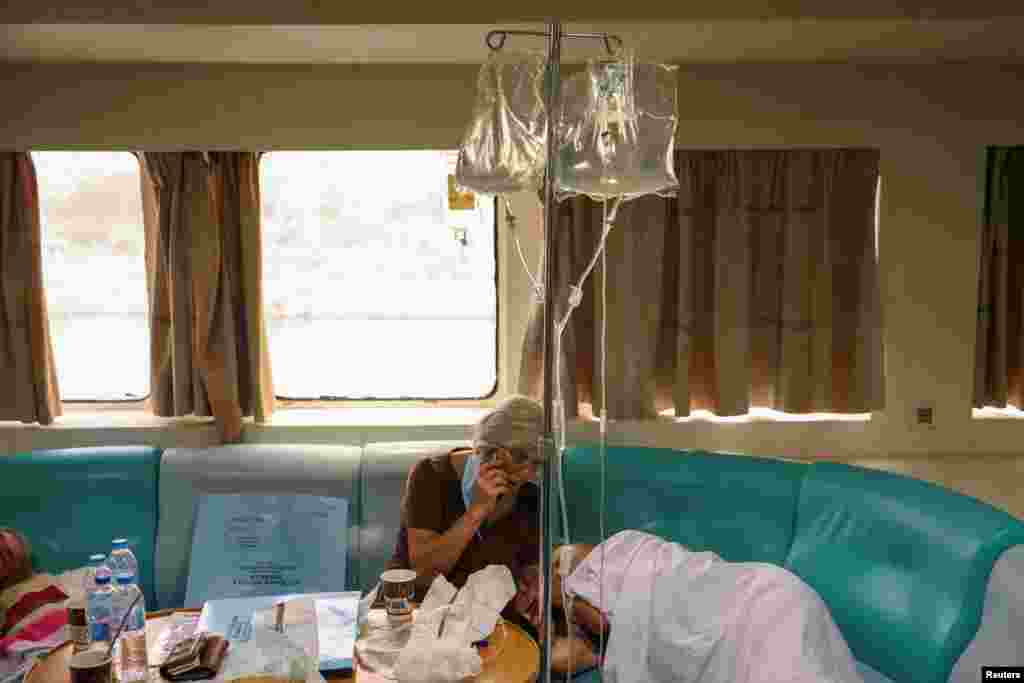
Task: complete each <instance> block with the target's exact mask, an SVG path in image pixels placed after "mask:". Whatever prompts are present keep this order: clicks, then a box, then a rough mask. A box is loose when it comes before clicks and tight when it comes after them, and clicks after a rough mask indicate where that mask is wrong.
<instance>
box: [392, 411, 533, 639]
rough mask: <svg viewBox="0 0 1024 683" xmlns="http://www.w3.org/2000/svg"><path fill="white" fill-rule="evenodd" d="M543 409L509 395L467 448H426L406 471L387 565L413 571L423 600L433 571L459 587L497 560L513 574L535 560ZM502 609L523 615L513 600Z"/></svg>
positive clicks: (513, 616)
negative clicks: (511, 605)
mask: <svg viewBox="0 0 1024 683" xmlns="http://www.w3.org/2000/svg"><path fill="white" fill-rule="evenodd" d="M542 428H543V412H542V409H541V407H540V405H539V404H538V403H537V402H536V401H532V400H530V399H528V398H525V397H523V396H512V397H510V398H508V399H506V400H504V401H502V402H501V403H500V404H499V405H498V406H497V407H496V408H494V409H493V410H492V411H490V412H489V413H487V414H486V415H485V416H484V417H483V418H482V419H481V420H480V421H479V422H478V423H477V424H476V426H475V427H474V429H473V446H472V448H456V449H454V450H450V451H445V452H443V453H438V454H436V455H432V456H429V457H427V458H425V459H423V460H421V461H420V462H418V463H417V464H416V465H415V466H414V467H413V468H412V470H411V472H410V473H409V479H408V481H407V482H406V487H405V494H404V497H403V499H402V523H401V527H400V529H399V532H398V543H397V545H396V548H395V553H394V556H393V557H392V560H391V562H390V563H389V564H388V568H389V569H391V568H402V569H413V570H415V571H416V572H417V574H418V576H417V579H416V596H415V598H414V599H415V600H417V601H421V600H423V598H424V596H425V595H426V592H427V590H428V589H429V588H430V584H431V582H432V581H433V580H434V578H435V577H436V576H437V575H439V574H440V575H443V576H445V578H447V579H448V580H449V581H451V583H452V584H453V585H455V586H456V587H459V588H461V587H462V586H463V585H464V584H465V582H466V579H467V578H469V576H470V575H471V574H472V573H473V572H476V571H478V570H480V569H483V568H485V567H487V566H488V565H491V564H503V565H505V566H507V567H508V568H509V570H511V572H512V575H513V576H519V575H521V573H522V571H523V569H524V568H526V567H528V566H531V565H534V564H536V562H537V550H538V546H539V542H540V515H539V502H540V499H539V492H538V487H537V486H535V485H534V484H533V482H534V481H535V480H536V479H537V476H538V474H539V471H538V470H539V465H540V464H541V463H542V462H543V461H542V454H541V453H540V452H539V448H538V444H539V439H540V436H541V432H542ZM504 616H505V617H506V618H509V619H512V620H514V621H517V622H518V621H521V620H520V618H519V615H518V614H517V613H516V612H515V611H514V610H512V609H511V608H509V609H506V611H505V613H504Z"/></svg>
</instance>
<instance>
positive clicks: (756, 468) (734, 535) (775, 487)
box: [555, 445, 808, 565]
mask: <svg viewBox="0 0 1024 683" xmlns="http://www.w3.org/2000/svg"><path fill="white" fill-rule="evenodd" d="M606 462H607V465H606V477H607V478H606V483H605V486H606V491H607V493H608V503H607V506H608V509H607V511H606V515H605V533H606V535H607V536H610V535H611V534H614V533H616V532H618V531H621V530H623V529H639V530H642V531H647V532H649V533H653V534H657V535H659V536H661V537H663V538H667V539H669V540H672V541H675V542H677V543H681V544H683V545H685V546H687V547H688V548H690V549H692V550H698V551H699V550H712V551H714V552H716V553H717V554H718V555H719V556H720V557H722V558H723V559H725V560H729V561H732V562H754V561H756V562H772V563H774V564H778V565H781V564H782V563H783V562H785V560H786V555H787V553H788V551H789V546H790V544H791V542H792V539H793V528H794V524H795V520H796V503H797V500H798V493H799V489H800V480H801V477H802V476H803V474H804V473H805V472H806V470H807V467H808V465H806V464H804V463H797V462H788V461H784V460H776V459H772V458H755V457H749V456H741V455H730V454H725V453H708V452H704V451H682V450H673V449H667V448H637V447H624V446H614V447H609V448H608V449H607V457H606ZM564 468H565V486H566V491H567V508H568V517H569V526H570V540H572V541H573V542H576V543H599V542H600V541H601V538H602V537H601V525H600V522H601V511H600V505H599V503H600V498H601V496H600V491H601V459H600V448H599V447H598V446H595V445H583V446H575V447H572V448H569V449H567V452H566V454H565V465H564ZM560 526H561V525H560V524H559V525H558V526H557V527H556V529H557V528H560ZM555 539H556V540H561V537H560V534H559V533H556V534H555Z"/></svg>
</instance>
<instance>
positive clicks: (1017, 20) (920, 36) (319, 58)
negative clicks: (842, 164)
mask: <svg viewBox="0 0 1024 683" xmlns="http://www.w3.org/2000/svg"><path fill="white" fill-rule="evenodd" d="M494 27H495V25H493V24H419V25H411V24H405V25H399V24H388V25H372V26H368V25H362V26H351V25H349V26H339V25H335V26H326V25H319V26H198V25H168V24H159V25H157V24H5V25H0V61H31V62H168V63H183V62H200V63H202V62H206V63H243V64H244V63H251V64H273V63H276V64H300V63H305V64H335V63H389V62H390V63H403V62H420V63H475V62H479V61H481V59H482V58H483V57H484V56H485V55H486V54H487V49H486V47H485V46H484V36H485V35H486V33H487V31H488V30H490V29H492V28H494ZM540 27H542V25H537V24H530V25H515V24H503V25H501V28H530V29H537V28H540ZM566 30H567V31H578V32H587V31H601V30H609V31H612V32H614V33H616V34H618V35H620V36H621V37H622V38H623V39H624V40H625V41H626V44H627V45H631V46H632V47H634V48H635V49H636V51H637V52H638V54H640V55H641V56H643V57H645V58H649V59H654V60H659V61H677V62H682V63H687V62H690V63H709V62H710V63H723V62H725V63H728V62H813V61H876V62H877V61H882V62H885V61H889V62H927V61H936V60H957V61H959V60H967V59H999V60H1007V61H1019V60H1021V59H1022V58H1024V40H1022V36H1024V17H1004V18H999V19H969V20H909V19H902V20H877V19H870V20H869V19H797V20H788V19H772V20H760V21H758V20H724V21H704V22H690V21H687V22H683V21H674V22H658V23H637V22H633V23H628V22H619V23H616V24H614V25H591V24H569V25H567V26H566ZM508 46H509V47H514V48H531V47H532V48H536V49H543V47H544V41H543V40H541V39H536V38H528V37H513V38H510V42H509V43H508ZM600 49H601V48H600V43H598V42H591V41H569V42H568V43H567V45H566V47H565V50H564V55H563V57H564V59H566V60H567V61H575V60H579V59H581V58H583V57H585V56H587V55H591V54H596V53H597V52H599V51H600Z"/></svg>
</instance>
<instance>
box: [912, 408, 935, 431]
mask: <svg viewBox="0 0 1024 683" xmlns="http://www.w3.org/2000/svg"><path fill="white" fill-rule="evenodd" d="M914 424H915V425H918V426H919V427H927V428H929V429H930V428H934V427H935V406H934V405H933V404H932V403H930V402H924V403H918V404H917V405H916V406H915V407H914Z"/></svg>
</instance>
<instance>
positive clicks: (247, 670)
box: [218, 628, 323, 683]
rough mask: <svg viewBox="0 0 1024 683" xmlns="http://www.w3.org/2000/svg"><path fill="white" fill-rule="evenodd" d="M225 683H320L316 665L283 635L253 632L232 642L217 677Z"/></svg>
mask: <svg viewBox="0 0 1024 683" xmlns="http://www.w3.org/2000/svg"><path fill="white" fill-rule="evenodd" d="M218 678H220V679H221V680H222V681H225V683H230V682H231V681H239V682H242V681H245V680H247V679H253V678H269V679H274V680H275V681H280V682H281V683H319V682H321V681H323V677H322V676H321V675H320V672H319V671H318V670H317V662H316V660H315V659H313V658H312V657H310V656H309V655H308V654H307V653H306V651H305V650H303V649H302V646H301V645H299V644H298V643H295V642H293V641H292V640H291V639H289V638H288V637H286V636H285V635H284V634H282V633H278V632H277V631H269V630H266V629H262V628H254V629H253V631H252V637H251V638H250V639H249V640H247V641H244V642H233V643H232V644H231V651H230V653H229V654H228V656H227V657H226V658H225V659H224V664H223V666H222V667H221V672H220V676H219V677H218Z"/></svg>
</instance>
